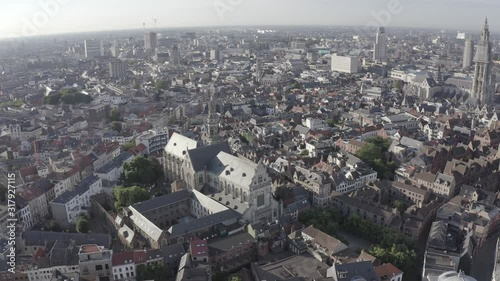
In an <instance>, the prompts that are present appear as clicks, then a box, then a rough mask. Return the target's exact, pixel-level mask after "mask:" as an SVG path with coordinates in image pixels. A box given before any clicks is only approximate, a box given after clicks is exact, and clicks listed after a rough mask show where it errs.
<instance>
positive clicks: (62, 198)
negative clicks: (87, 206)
mask: <svg viewBox="0 0 500 281" xmlns="http://www.w3.org/2000/svg"><path fill="white" fill-rule="evenodd" d="M99 180H100V179H99V178H98V177H97V176H95V175H90V176H88V177H86V178H84V179H83V180H82V181H81V182H80V183H79V184H78V185H76V186H75V188H74V189H72V190H68V191H66V192H64V193H63V194H61V195H59V196H58V197H57V198H55V199H54V200H52V202H51V203H58V204H66V203H68V202H69V201H71V199H73V198H75V196H77V195H82V194H83V193H85V192H86V191H87V190H89V186H91V185H92V184H94V183H95V182H97V181H99Z"/></svg>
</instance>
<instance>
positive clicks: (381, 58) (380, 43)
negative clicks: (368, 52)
mask: <svg viewBox="0 0 500 281" xmlns="http://www.w3.org/2000/svg"><path fill="white" fill-rule="evenodd" d="M373 60H374V61H375V62H387V37H386V34H385V28H384V27H379V29H378V32H377V38H376V39H375V46H374V48H373Z"/></svg>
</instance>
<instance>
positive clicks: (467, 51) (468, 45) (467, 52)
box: [462, 38, 474, 69]
mask: <svg viewBox="0 0 500 281" xmlns="http://www.w3.org/2000/svg"><path fill="white" fill-rule="evenodd" d="M473 59H474V41H472V39H470V38H468V39H465V48H464V57H463V62H462V68H463V69H468V68H470V67H471V66H472V62H473Z"/></svg>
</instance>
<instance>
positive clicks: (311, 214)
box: [299, 209, 416, 271]
mask: <svg viewBox="0 0 500 281" xmlns="http://www.w3.org/2000/svg"><path fill="white" fill-rule="evenodd" d="M299 221H300V222H301V223H303V224H304V225H311V224H312V225H314V227H316V228H317V229H319V230H321V231H323V232H325V233H326V234H328V235H331V236H333V237H337V238H338V239H339V240H341V241H342V242H344V241H343V240H344V239H343V238H342V237H339V236H338V231H339V229H342V230H343V231H345V232H348V233H351V234H352V235H355V236H358V237H362V238H363V239H366V240H368V241H369V242H370V243H372V247H371V248H370V249H369V250H368V252H369V253H370V254H371V255H373V256H374V257H376V258H377V259H379V260H380V261H382V262H384V263H393V264H394V265H396V266H397V267H398V268H400V269H401V270H403V271H405V270H408V269H409V268H411V267H412V266H413V261H414V260H415V258H416V252H415V250H414V247H415V244H414V243H413V242H412V241H411V240H409V239H408V238H407V237H406V236H405V235H404V234H402V233H400V232H398V231H396V230H394V229H391V228H388V227H385V226H381V225H378V224H374V223H372V222H371V221H368V220H365V219H363V218H361V217H359V216H357V215H352V216H343V215H342V214H340V212H339V211H338V210H336V209H310V210H308V211H306V212H304V213H302V214H301V215H300V216H299ZM346 244H347V243H346Z"/></svg>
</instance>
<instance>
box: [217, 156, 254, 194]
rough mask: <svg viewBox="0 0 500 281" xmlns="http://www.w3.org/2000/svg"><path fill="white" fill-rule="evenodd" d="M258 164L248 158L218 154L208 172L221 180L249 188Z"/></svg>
mask: <svg viewBox="0 0 500 281" xmlns="http://www.w3.org/2000/svg"><path fill="white" fill-rule="evenodd" d="M257 166H258V164H257V163H255V162H252V161H251V160H248V159H246V158H241V157H236V156H233V155H231V154H229V153H226V152H224V151H221V152H220V153H219V154H217V157H215V158H214V159H212V160H211V161H210V162H209V164H208V170H209V171H211V172H212V173H214V174H216V175H218V177H219V179H220V180H225V181H227V182H233V183H238V184H239V185H241V186H249V185H250V184H251V183H252V179H253V178H254V176H255V172H256V170H257Z"/></svg>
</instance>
